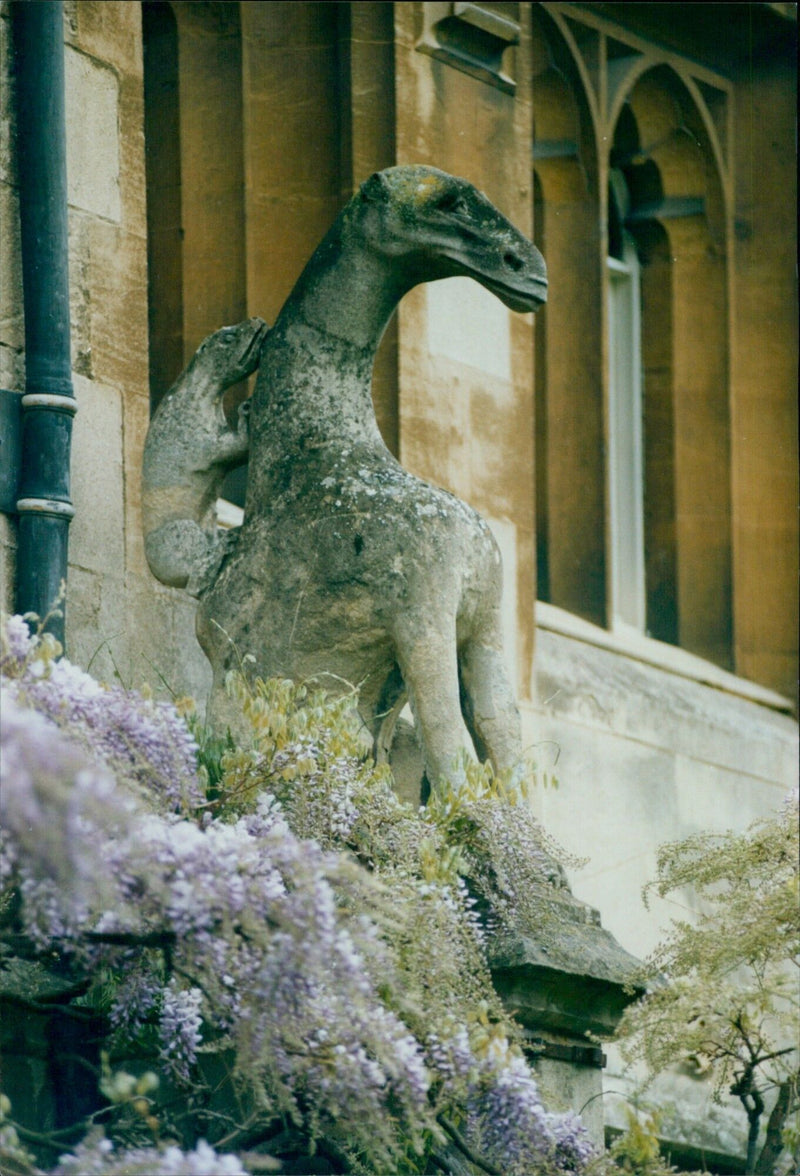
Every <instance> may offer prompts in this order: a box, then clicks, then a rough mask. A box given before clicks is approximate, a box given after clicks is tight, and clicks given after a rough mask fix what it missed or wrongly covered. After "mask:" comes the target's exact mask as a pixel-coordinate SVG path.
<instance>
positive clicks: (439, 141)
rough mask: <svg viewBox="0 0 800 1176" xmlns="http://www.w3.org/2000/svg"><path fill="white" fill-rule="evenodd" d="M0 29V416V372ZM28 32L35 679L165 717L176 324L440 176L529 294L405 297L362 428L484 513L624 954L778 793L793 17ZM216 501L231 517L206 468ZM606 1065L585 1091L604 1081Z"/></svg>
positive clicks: (669, 1127)
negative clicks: (55, 535)
mask: <svg viewBox="0 0 800 1176" xmlns="http://www.w3.org/2000/svg"><path fill="white" fill-rule="evenodd" d="M10 8H11V4H10V3H9V2H8V0H3V3H2V5H0V53H2V71H3V97H2V109H1V111H0V217H1V218H2V220H1V223H2V233H1V234H0V251H1V252H0V258H1V259H2V260H1V262H0V264H1V266H2V281H1V282H0V386H1V387H2V388H3V389H6V390H7V393H5V394H4V395H5V396H6V401H5V402H4V403H5V407H4V413H5V414H6V416H4V419H5V420H7V419H9V417H8V413H9V412H10V411H11V410H10V409H9V408H8V403H9V402H8V395H9V394H15V395H18V394H19V393H21V392H22V391H23V388H24V378H25V354H24V316H23V312H22V300H21V295H20V289H21V265H22V262H21V256H20V244H19V231H18V219H19V218H18V197H17V186H18V175H17V157H16V153H15V149H14V126H15V102H14V78H13V61H12V51H11V39H10V31H9V23H10V22H9V16H10ZM64 17H65V23H64V43H65V66H66V103H67V182H68V201H69V265H70V309H71V328H72V335H71V340H72V342H71V345H72V368H73V381H74V388H75V395H76V398H77V402H78V413H77V416H76V419H75V426H74V438H73V452H72V501H73V504H74V506H75V517H74V521H73V522H72V524H71V528H70V557H69V578H68V605H67V646H68V653H69V655H70V656H71V657H72V658H73V659H74V660H75V661H77V662H79V663H80V664H82V665H83V666H90V667H91V669H92V672H93V673H95V674H96V675H97V676H98V677H100V678H107V679H110V678H111V677H112V676H113V675H115V674H118V675H120V676H121V678H122V679H123V681H125V682H130V683H131V684H139V683H141V682H142V681H145V680H147V681H149V682H151V683H153V684H156V685H157V684H159V683H165V684H167V685H168V686H169V687H170V688H171V689H174V690H175V691H176V692H177V693H193V694H194V695H195V696H196V697H197V698H198V699H200V700H201V701H202V699H203V698H204V695H205V692H206V691H207V688H208V680H209V676H208V671H207V667H206V665H205V663H204V659H203V656H202V654H201V652H200V649H199V647H198V645H197V643H196V640H195V638H194V634H193V615H194V602H193V601H192V600H191V599H189V598H188V597H186V596H185V595H184V594H183V593H182V592H180V591H178V590H172V589H168V588H165V587H163V586H162V585H160V584H158V583H157V582H156V581H155V580H154V579H153V578H152V576H151V575H150V573H149V571H148V569H147V565H146V562H145V559H144V550H143V536H142V528H141V509H140V469H141V458H142V448H143V444H144V437H145V433H146V429H147V424H148V420H149V416H150V412H151V409H152V406H153V405H154V404H155V403H157V401H158V399H159V398H160V396H162V395H163V394H164V392H165V391H166V389H167V388H168V387H169V385H170V384H171V382H172V381H173V380H174V378H175V377H176V376H177V374H178V372H179V371H180V370H181V368H182V367H183V365H184V364H185V363H186V362H187V360H188V359H189V358H190V357H191V355H192V354H193V352H194V350H195V349H196V347H197V346H198V344H199V343H200V341H201V340H202V339H203V338H204V337H205V336H206V335H207V334H208V333H209V332H211V331H212V330H214V329H216V328H217V327H219V326H221V325H223V324H226V323H233V322H237V321H240V320H242V319H244V318H245V317H247V316H249V315H255V314H257V315H260V316H262V317H263V318H265V319H266V320H267V321H268V322H269V321H272V320H273V319H274V317H275V315H276V314H277V312H278V310H279V308H280V306H281V305H282V302H283V300H284V298H285V297H286V295H287V294H288V292H289V290H290V289H291V287H292V285H293V283H294V281H295V279H296V278H297V276H298V274H299V272H300V270H301V269H302V267H303V264H304V262H305V260H306V259H307V258H308V256H309V255H310V253H311V252H312V250H313V248H314V247H315V245H316V244H317V242H318V241H319V239H320V238H321V237H322V235H323V233H324V232H325V230H326V229H327V227H328V225H329V224H330V222H331V221H332V219H333V218H334V216H335V214H336V213H337V212H338V210H339V209H340V208H341V207H342V205H343V204H344V203H345V202H346V200H347V199H349V197H350V196H351V195H352V193H353V191H354V190H355V188H356V187H357V185H358V184H359V183H360V182H361V181H362V180H363V179H365V178H366V177H367V176H369V175H370V174H371V173H372V172H373V171H375V170H377V169H380V168H383V167H386V166H389V165H391V164H395V163H423V164H432V165H435V166H437V167H440V168H443V169H444V170H447V171H450V172H453V173H455V174H457V175H462V176H465V177H467V178H468V179H470V180H471V181H472V182H473V183H474V184H476V186H477V187H479V188H480V189H482V190H483V191H485V192H486V193H487V195H488V196H489V197H490V199H491V200H492V201H493V202H494V203H495V204H496V205H497V206H498V207H499V208H500V209H501V210H502V211H503V212H504V213H505V214H506V215H508V216H509V217H510V219H511V220H512V221H514V222H515V223H516V224H517V225H518V226H519V227H520V228H521V229H522V230H523V231H524V232H526V233H528V234H529V235H531V236H532V237H533V239H534V240H535V241H536V243H537V245H538V246H539V247H540V248H541V250H542V252H543V254H544V256H545V258H546V259H547V263H548V268H549V278H550V297H549V301H548V304H547V307H546V309H545V310H544V311H542V312H540V313H539V315H537V318H536V322H535V325H534V322H533V319H532V318H531V317H530V316H519V315H514V314H511V313H510V312H509V311H507V310H506V309H505V308H504V307H503V306H502V305H501V304H500V303H499V302H498V301H497V300H495V299H494V298H492V297H491V296H490V295H489V294H488V293H486V292H485V291H484V290H482V289H481V288H479V287H478V286H477V285H475V284H474V283H471V282H469V281H468V280H466V279H450V280H448V281H445V282H439V283H435V284H431V285H428V286H426V287H420V288H418V289H416V290H414V291H412V292H411V294H409V295H408V296H407V297H406V299H405V300H404V301H403V303H402V304H401V306H400V308H399V313H398V315H397V318H396V320H395V322H394V323H393V324H392V325H391V326H390V328H389V330H388V331H387V333H386V335H385V337H384V341H383V344H382V347H381V350H380V353H379V358H378V363H377V365H376V371H375V379H374V400H375V406H376V411H377V415H378V420H379V424H380V427H381V430H382V433H383V436H384V439H385V441H386V443H387V445H388V446H389V448H390V449H391V450H392V451H393V452H394V453H395V454H397V455H398V456H399V458H400V460H401V461H402V463H403V464H404V465H405V466H406V467H407V468H409V469H410V470H412V471H414V472H415V473H417V474H419V475H421V476H423V477H425V478H428V479H429V480H431V481H433V482H435V483H437V484H439V485H442V486H444V487H446V488H447V489H449V490H451V491H453V492H454V493H456V494H458V495H459V496H461V497H462V498H464V499H466V500H467V501H469V502H470V503H471V504H472V505H474V506H475V507H476V508H477V509H479V510H480V511H481V512H482V513H483V514H484V515H485V517H486V518H487V519H488V520H489V521H490V523H491V525H492V527H493V530H494V532H495V534H496V537H497V539H498V541H499V544H500V547H501V550H502V552H503V557H504V566H505V579H506V588H505V592H506V614H505V615H506V622H507V626H506V627H507V655H508V659H509V663H510V666H511V668H512V672H513V675H514V681H515V684H516V690H517V695H518V698H519V702H520V708H521V711H522V716H523V723H524V729H525V733H526V739H527V742H528V744H529V746H530V748H531V749H532V752H533V754H534V757H535V758H536V759H537V762H538V764H539V767H540V775H541V777H542V779H543V781H544V780H545V778H549V777H552V776H557V777H558V781H559V787H558V788H557V789H555V790H554V789H551V788H548V787H545V786H544V785H543V787H542V788H541V789H540V790H539V794H538V800H537V803H538V807H539V810H540V815H541V817H542V818H543V820H544V821H545V823H546V825H547V827H548V828H549V829H550V831H551V832H552V833H553V834H554V836H555V837H556V838H557V839H560V840H561V842H562V843H563V844H564V845H565V846H566V847H567V848H568V849H569V850H571V851H573V852H575V853H577V854H580V855H581V856H585V857H588V858H589V859H590V860H589V864H588V866H587V867H586V868H585V869H584V870H583V871H582V872H580V873H578V874H576V876H575V878H574V888H575V891H576V893H577V894H579V895H580V896H581V897H582V898H584V899H586V900H587V901H589V902H591V903H592V905H593V906H596V907H598V908H599V909H600V910H601V912H602V916H603V922H604V925H605V926H606V927H608V928H609V929H610V930H611V931H612V932H613V933H614V934H615V935H616V937H617V939H618V940H619V941H620V943H622V944H623V946H624V947H626V948H627V949H628V950H629V951H631V952H633V953H634V954H637V955H642V954H644V953H646V952H647V951H648V950H649V949H650V948H651V947H652V946H653V944H654V943H655V941H656V939H657V937H658V934H659V929H660V927H663V924H664V922H665V921H666V919H667V918H668V917H669V914H670V912H669V910H667V909H666V908H664V909H659V908H656V909H654V910H651V911H650V912H647V911H645V909H644V907H643V906H642V904H641V901H640V898H639V894H640V890H641V886H642V885H643V884H644V883H645V882H646V881H647V880H648V879H649V878H650V877H652V875H653V872H654V865H655V852H656V847H657V846H658V844H659V843H660V842H662V841H664V840H668V839H674V838H677V837H680V836H683V835H685V834H688V833H690V832H693V831H697V830H699V829H706V828H728V827H732V828H737V829H738V828H743V827H745V826H746V825H747V823H748V822H749V821H750V820H751V819H753V818H754V817H756V816H758V815H760V814H762V813H764V812H766V811H770V810H772V809H773V808H775V807H776V805H777V804H779V803H780V801H781V799H782V798H783V796H784V794H785V792H786V790H787V788H789V787H790V786H791V785H792V783H793V781H794V780H795V779H796V772H797V761H796V756H797V750H796V748H797V742H796V741H797V728H796V723H795V721H794V718H793V715H794V707H795V699H796V691H797V647H798V640H797V615H798V602H797V567H798V542H797V527H796V509H797V478H798V461H797V386H796V375H797V366H796V365H797V351H796V325H797V301H796V274H795V258H796V223H795V218H796V198H795V184H796V149H795V125H796V124H795V104H796V65H795V52H796V17H795V8H794V6H793V5H788V4H730V5H728V4H685V5H665V4H605V3H601V4H577V3H543V4H531V3H505V2H494V3H481V4H453V3H410V2H404V3H371V2H360V3H311V2H303V0H295V2H293V3H283V2H271V3H263V2H259V0H249V2H244V3H219V2H213V0H179V2H175V3H166V2H146V3H138V2H136V3H131V2H127V0H66V3H65V4H64ZM245 392H246V389H239V390H237V391H236V393H235V396H234V399H233V400H232V401H231V403H230V404H229V405H228V407H229V409H230V411H235V407H236V405H235V400H236V399H237V398H238V399H240V398H241V397H242V396H243V395H244V394H245ZM8 448H9V447H8V446H7V447H6V451H7V450H8ZM2 453H3V451H0V460H3V457H2ZM227 494H228V498H229V501H230V502H232V503H233V504H234V507H233V509H231V507H230V506H226V505H223V506H222V507H221V510H222V511H223V513H225V514H226V517H231V518H234V519H235V513H236V512H235V505H236V503H237V502H241V501H242V498H241V494H242V476H241V475H239V476H238V477H233V478H232V480H231V482H230V486H229V489H228V491H227ZM4 507H5V509H4V511H3V512H2V513H0V572H2V591H3V599H2V603H3V606H4V607H5V608H7V609H12V608H13V607H14V604H15V583H16V529H17V516H16V513H15V510H14V507H13V503H10V502H9V501H6V502H5V503H4ZM617 1070H618V1067H617V1064H616V1063H615V1061H614V1058H613V1055H612V1057H611V1059H610V1062H609V1067H608V1069H607V1071H606V1079H605V1085H606V1089H607V1090H608V1091H612V1090H615V1091H620V1090H624V1089H627V1088H628V1087H627V1085H626V1084H629V1083H630V1081H631V1079H629V1078H626V1077H624V1076H622V1075H621V1074H619V1073H618V1072H617ZM659 1097H661V1098H662V1099H663V1100H664V1102H665V1105H667V1104H670V1105H672V1104H673V1103H674V1105H676V1106H678V1107H679V1110H678V1111H676V1112H675V1113H674V1114H672V1116H669V1115H668V1116H667V1117H666V1119H665V1128H664V1130H665V1137H666V1138H667V1139H668V1140H669V1141H671V1142H672V1144H673V1145H674V1147H675V1149H676V1150H675V1153H674V1154H675V1155H676V1156H677V1155H685V1156H686V1157H688V1158H689V1159H691V1158H692V1157H693V1156H694V1157H696V1156H697V1155H698V1154H699V1153H700V1152H703V1154H704V1155H705V1156H706V1157H707V1158H708V1157H711V1158H712V1159H713V1157H714V1156H716V1157H718V1158H719V1164H721V1165H723V1167H722V1169H721V1170H725V1171H733V1170H735V1168H734V1166H731V1165H735V1164H736V1162H737V1161H736V1160H735V1158H734V1157H736V1156H737V1155H741V1151H742V1133H741V1131H738V1129H737V1127H736V1122H735V1116H734V1115H733V1114H728V1113H727V1112H725V1111H719V1112H718V1111H717V1110H716V1108H710V1107H709V1105H708V1103H707V1094H706V1092H705V1088H704V1087H702V1086H701V1085H698V1084H697V1082H695V1081H694V1080H693V1079H691V1078H689V1077H686V1076H675V1077H674V1078H671V1079H669V1080H668V1081H666V1082H665V1084H664V1085H663V1087H662V1088H661V1094H660V1096H659ZM603 1102H604V1104H605V1108H606V1109H605V1120H606V1127H607V1130H613V1129H614V1127H615V1125H618V1124H619V1123H620V1122H621V1117H620V1116H621V1109H620V1107H621V1103H620V1101H619V1099H617V1100H616V1101H615V1098H614V1097H613V1096H612V1095H611V1094H609V1095H608V1096H607V1098H605V1099H604V1100H603ZM578 1109H580V1108H578ZM725 1164H727V1165H728V1166H727V1167H725V1166H724V1165H725Z"/></svg>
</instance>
